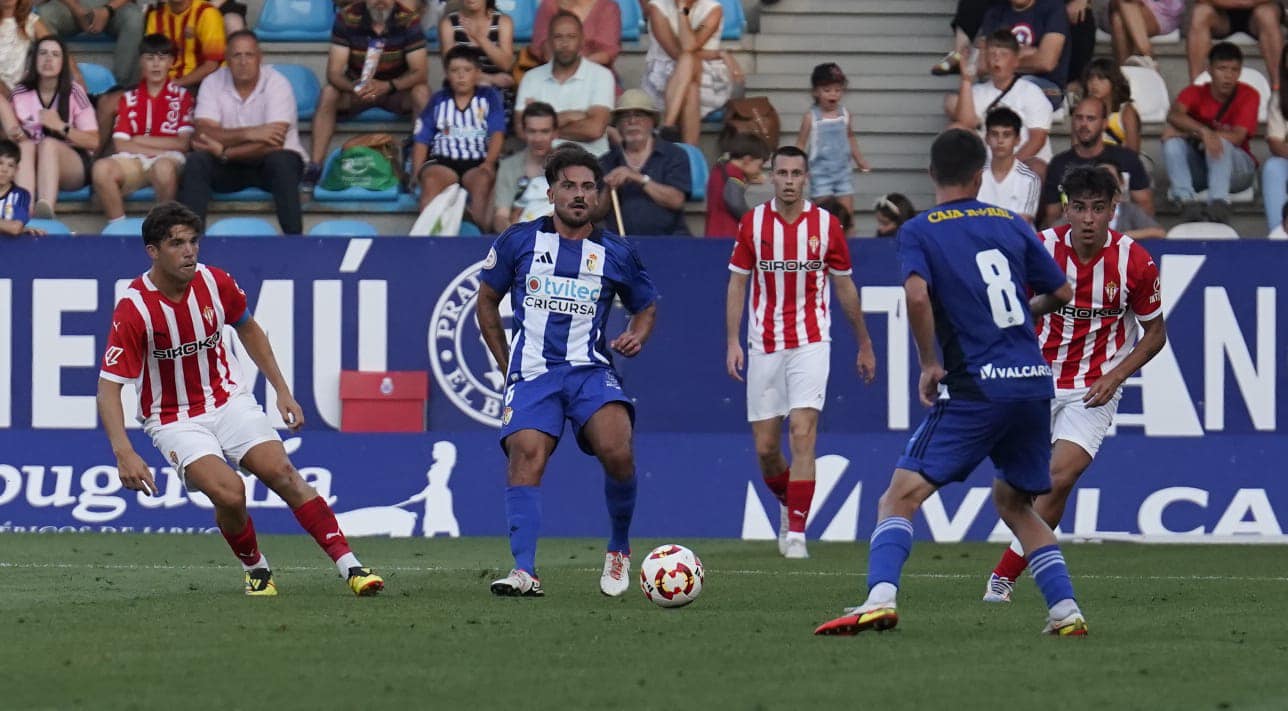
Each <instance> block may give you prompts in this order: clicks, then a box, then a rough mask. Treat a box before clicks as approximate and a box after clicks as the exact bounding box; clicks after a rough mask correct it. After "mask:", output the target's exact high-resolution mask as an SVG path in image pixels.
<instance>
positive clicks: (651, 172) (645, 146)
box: [599, 89, 692, 236]
mask: <svg viewBox="0 0 1288 711" xmlns="http://www.w3.org/2000/svg"><path fill="white" fill-rule="evenodd" d="M658 117H659V113H658V110H657V106H656V105H655V104H654V103H653V99H652V97H650V96H649V95H648V94H646V93H644V92H643V91H641V90H639V89H628V90H627V91H625V92H623V93H622V98H621V99H619V100H618V101H617V107H616V108H614V109H613V124H614V126H615V127H616V128H617V132H618V133H619V134H621V137H622V143H621V145H620V146H616V147H614V148H613V149H612V150H610V151H609V152H608V154H607V155H605V156H603V157H601V158H600V159H599V164H600V165H601V166H602V167H603V169H604V189H605V191H606V192H608V193H616V199H614V198H613V197H612V196H611V195H609V194H605V195H603V196H602V197H601V198H600V200H599V204H600V206H601V212H602V213H605V214H607V213H610V212H611V211H612V205H613V203H615V202H617V203H619V204H620V205H621V221H622V224H621V225H618V224H617V219H616V216H615V215H610V216H609V217H608V219H607V220H606V222H605V224H606V225H607V226H609V227H611V228H613V229H614V230H623V231H622V234H623V235H625V234H628V233H629V234H632V235H678V236H686V235H688V234H689V228H688V226H687V225H686V224H685V222H684V201H685V200H686V199H687V198H688V195H689V192H690V190H691V189H692V182H691V181H692V173H691V172H690V169H689V157H688V155H687V154H686V153H685V152H684V150H683V149H681V148H680V147H679V146H676V145H675V144H673V143H669V142H667V141H665V140H663V139H661V138H658V137H656V136H654V135H653V131H654V129H656V128H657V125H658Z"/></svg>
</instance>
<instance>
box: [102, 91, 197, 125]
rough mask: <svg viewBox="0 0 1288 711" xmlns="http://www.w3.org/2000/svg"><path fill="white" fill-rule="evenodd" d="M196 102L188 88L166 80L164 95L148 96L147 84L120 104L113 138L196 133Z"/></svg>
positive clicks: (128, 93)
mask: <svg viewBox="0 0 1288 711" xmlns="http://www.w3.org/2000/svg"><path fill="white" fill-rule="evenodd" d="M195 107H196V100H195V99H194V98H193V97H192V94H191V93H190V92H189V91H188V90H187V89H185V88H183V87H181V86H179V85H178V84H175V83H174V82H172V81H170V80H169V79H166V81H165V85H164V86H162V87H161V91H160V93H158V94H157V95H156V96H152V95H151V94H149V93H148V83H147V81H146V80H144V81H142V82H140V83H139V85H138V86H137V87H135V88H133V89H131V90H129V91H127V92H125V93H124V94H121V98H120V100H119V101H117V104H116V124H115V125H114V126H113V127H112V138H134V137H135V136H161V137H171V136H178V135H180V134H183V133H192V131H193V126H192V112H193V110H194V109H195Z"/></svg>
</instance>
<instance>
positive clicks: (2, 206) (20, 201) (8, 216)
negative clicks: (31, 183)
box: [0, 185, 31, 225]
mask: <svg viewBox="0 0 1288 711" xmlns="http://www.w3.org/2000/svg"><path fill="white" fill-rule="evenodd" d="M30 219H31V193H29V192H27V191H26V190H24V189H23V188H20V187H18V186H17V185H10V186H9V190H8V192H6V193H5V194H4V195H3V196H0V220H17V221H18V222H21V223H22V224H24V225H25V224H27V222H28V220H30Z"/></svg>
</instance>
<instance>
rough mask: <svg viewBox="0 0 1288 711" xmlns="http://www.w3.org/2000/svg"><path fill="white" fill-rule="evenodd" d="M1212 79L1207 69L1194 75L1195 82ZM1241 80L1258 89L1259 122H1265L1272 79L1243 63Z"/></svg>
mask: <svg viewBox="0 0 1288 711" xmlns="http://www.w3.org/2000/svg"><path fill="white" fill-rule="evenodd" d="M1211 81H1212V75H1210V74H1208V73H1207V70H1204V71H1203V73H1202V74H1200V75H1198V76H1196V77H1194V83H1195V84H1208V83H1211ZM1239 81H1240V82H1242V83H1244V84H1247V85H1248V86H1250V87H1252V88H1253V89H1256V90H1257V93H1258V94H1260V95H1261V102H1260V105H1259V106H1257V121H1258V122H1259V123H1265V122H1266V107H1267V106H1269V105H1270V81H1269V80H1268V79H1266V75H1265V74H1262V73H1261V72H1259V71H1257V70H1256V69H1253V68H1252V67H1249V66H1248V65H1246V64H1245V65H1243V71H1242V72H1241V73H1240V74H1239Z"/></svg>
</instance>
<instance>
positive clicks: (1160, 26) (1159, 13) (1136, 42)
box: [1107, 0, 1185, 71]
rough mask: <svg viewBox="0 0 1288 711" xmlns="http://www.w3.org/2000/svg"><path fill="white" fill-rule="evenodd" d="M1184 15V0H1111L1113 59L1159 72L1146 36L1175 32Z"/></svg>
mask: <svg viewBox="0 0 1288 711" xmlns="http://www.w3.org/2000/svg"><path fill="white" fill-rule="evenodd" d="M1184 17H1185V0H1110V3H1109V27H1108V28H1107V29H1108V31H1109V35H1110V37H1111V38H1112V42H1113V48H1114V61H1115V62H1116V63H1117V64H1120V65H1121V64H1129V65H1132V66H1137V67H1146V68H1149V69H1153V70H1154V71H1158V62H1157V61H1155V59H1154V45H1153V44H1151V43H1150V41H1149V38H1150V37H1157V36H1158V35H1165V34H1168V33H1170V32H1174V31H1176V29H1177V28H1178V27H1180V26H1181V20H1182V19H1184Z"/></svg>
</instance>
